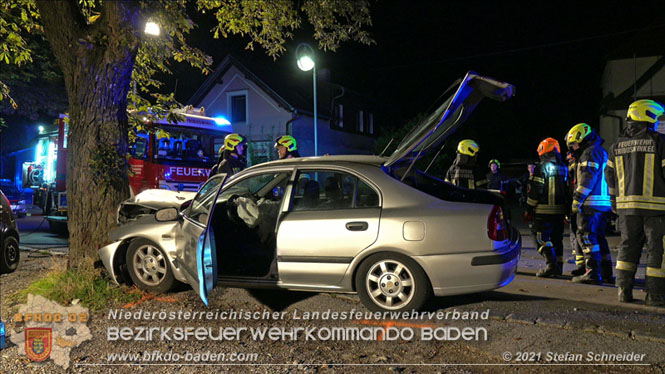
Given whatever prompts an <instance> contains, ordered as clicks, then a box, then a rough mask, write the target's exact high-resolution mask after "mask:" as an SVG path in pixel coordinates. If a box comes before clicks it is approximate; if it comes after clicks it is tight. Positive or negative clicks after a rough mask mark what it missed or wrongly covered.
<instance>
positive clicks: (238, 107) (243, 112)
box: [231, 95, 247, 123]
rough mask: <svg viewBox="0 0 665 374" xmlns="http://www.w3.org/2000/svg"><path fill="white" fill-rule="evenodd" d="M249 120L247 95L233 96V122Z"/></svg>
mask: <svg viewBox="0 0 665 374" xmlns="http://www.w3.org/2000/svg"><path fill="white" fill-rule="evenodd" d="M246 121H247V97H246V96H245V95H236V96H231V123H236V122H246Z"/></svg>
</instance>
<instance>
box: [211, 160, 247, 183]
mask: <svg viewBox="0 0 665 374" xmlns="http://www.w3.org/2000/svg"><path fill="white" fill-rule="evenodd" d="M244 169H245V163H244V162H242V160H239V159H238V158H236V157H233V155H229V156H228V157H227V158H225V159H223V160H222V161H220V162H219V164H217V165H215V166H213V167H212V169H211V170H210V177H212V176H213V175H215V174H222V173H226V174H227V178H228V177H230V176H232V175H233V174H237V173H239V172H241V171H243V170H244Z"/></svg>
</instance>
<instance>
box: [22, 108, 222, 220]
mask: <svg viewBox="0 0 665 374" xmlns="http://www.w3.org/2000/svg"><path fill="white" fill-rule="evenodd" d="M175 112H176V113H178V114H179V115H181V116H182V117H183V118H184V121H182V122H177V123H173V124H169V123H168V122H167V121H166V120H161V121H160V122H154V123H153V122H146V123H145V128H150V129H151V131H150V132H147V131H139V132H138V133H136V134H135V135H136V138H135V141H134V142H133V143H132V144H130V152H131V157H130V159H129V165H130V167H131V171H132V173H131V175H130V176H129V185H130V188H131V192H132V194H138V193H140V192H141V191H144V190H147V189H151V188H161V189H167V190H185V191H193V192H196V191H197V190H198V189H199V187H200V186H201V184H203V182H205V181H206V180H207V179H208V175H209V174H210V169H211V168H212V167H213V166H214V165H215V163H216V162H217V153H218V151H219V148H220V147H221V146H222V145H223V144H224V137H225V136H226V135H228V134H229V133H231V132H232V131H233V130H232V127H231V126H230V125H229V124H228V121H226V120H225V119H223V118H212V117H206V115H205V111H204V110H203V108H200V109H197V108H192V107H185V108H183V109H182V110H177V111H175ZM68 122H69V118H68V117H67V116H66V115H60V118H59V119H58V121H57V126H56V128H54V129H52V130H48V129H44V130H43V131H41V132H40V135H39V140H38V143H37V149H36V153H35V161H34V162H26V163H24V164H23V187H24V188H33V189H34V191H35V193H34V204H35V205H37V206H39V207H40V208H42V210H43V212H44V215H45V216H46V219H47V220H48V222H49V227H50V228H51V231H53V232H58V233H65V232H66V230H67V190H66V184H65V183H66V179H67V176H66V171H67V162H66V158H67V133H68V127H69V125H68Z"/></svg>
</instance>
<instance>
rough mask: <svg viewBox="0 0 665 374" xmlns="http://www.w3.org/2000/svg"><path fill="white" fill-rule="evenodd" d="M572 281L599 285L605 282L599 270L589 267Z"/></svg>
mask: <svg viewBox="0 0 665 374" xmlns="http://www.w3.org/2000/svg"><path fill="white" fill-rule="evenodd" d="M572 281H573V283H584V284H595V285H598V286H599V285H601V284H602V283H603V282H602V280H601V278H600V275H599V274H598V271H594V270H593V269H587V271H586V273H584V274H583V275H578V276H576V277H573V279H572Z"/></svg>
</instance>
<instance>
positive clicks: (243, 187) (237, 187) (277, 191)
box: [219, 172, 291, 201]
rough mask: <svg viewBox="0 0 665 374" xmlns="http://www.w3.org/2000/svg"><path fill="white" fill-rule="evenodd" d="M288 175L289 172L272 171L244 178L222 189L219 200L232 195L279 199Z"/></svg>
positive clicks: (226, 198) (282, 193)
mask: <svg viewBox="0 0 665 374" xmlns="http://www.w3.org/2000/svg"><path fill="white" fill-rule="evenodd" d="M290 175H291V173H290V172H279V173H275V172H272V173H266V174H259V175H254V176H251V177H248V178H245V179H243V180H241V181H239V182H237V183H235V184H233V185H232V186H229V187H228V188H227V189H225V190H224V191H222V193H221V194H220V195H219V201H224V200H228V199H229V197H231V196H233V195H238V196H245V197H250V196H251V197H254V198H255V199H257V200H258V199H260V198H262V197H265V198H268V199H271V200H276V199H281V198H282V196H283V195H284V189H285V188H286V184H287V183H288V181H289V176H290Z"/></svg>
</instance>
